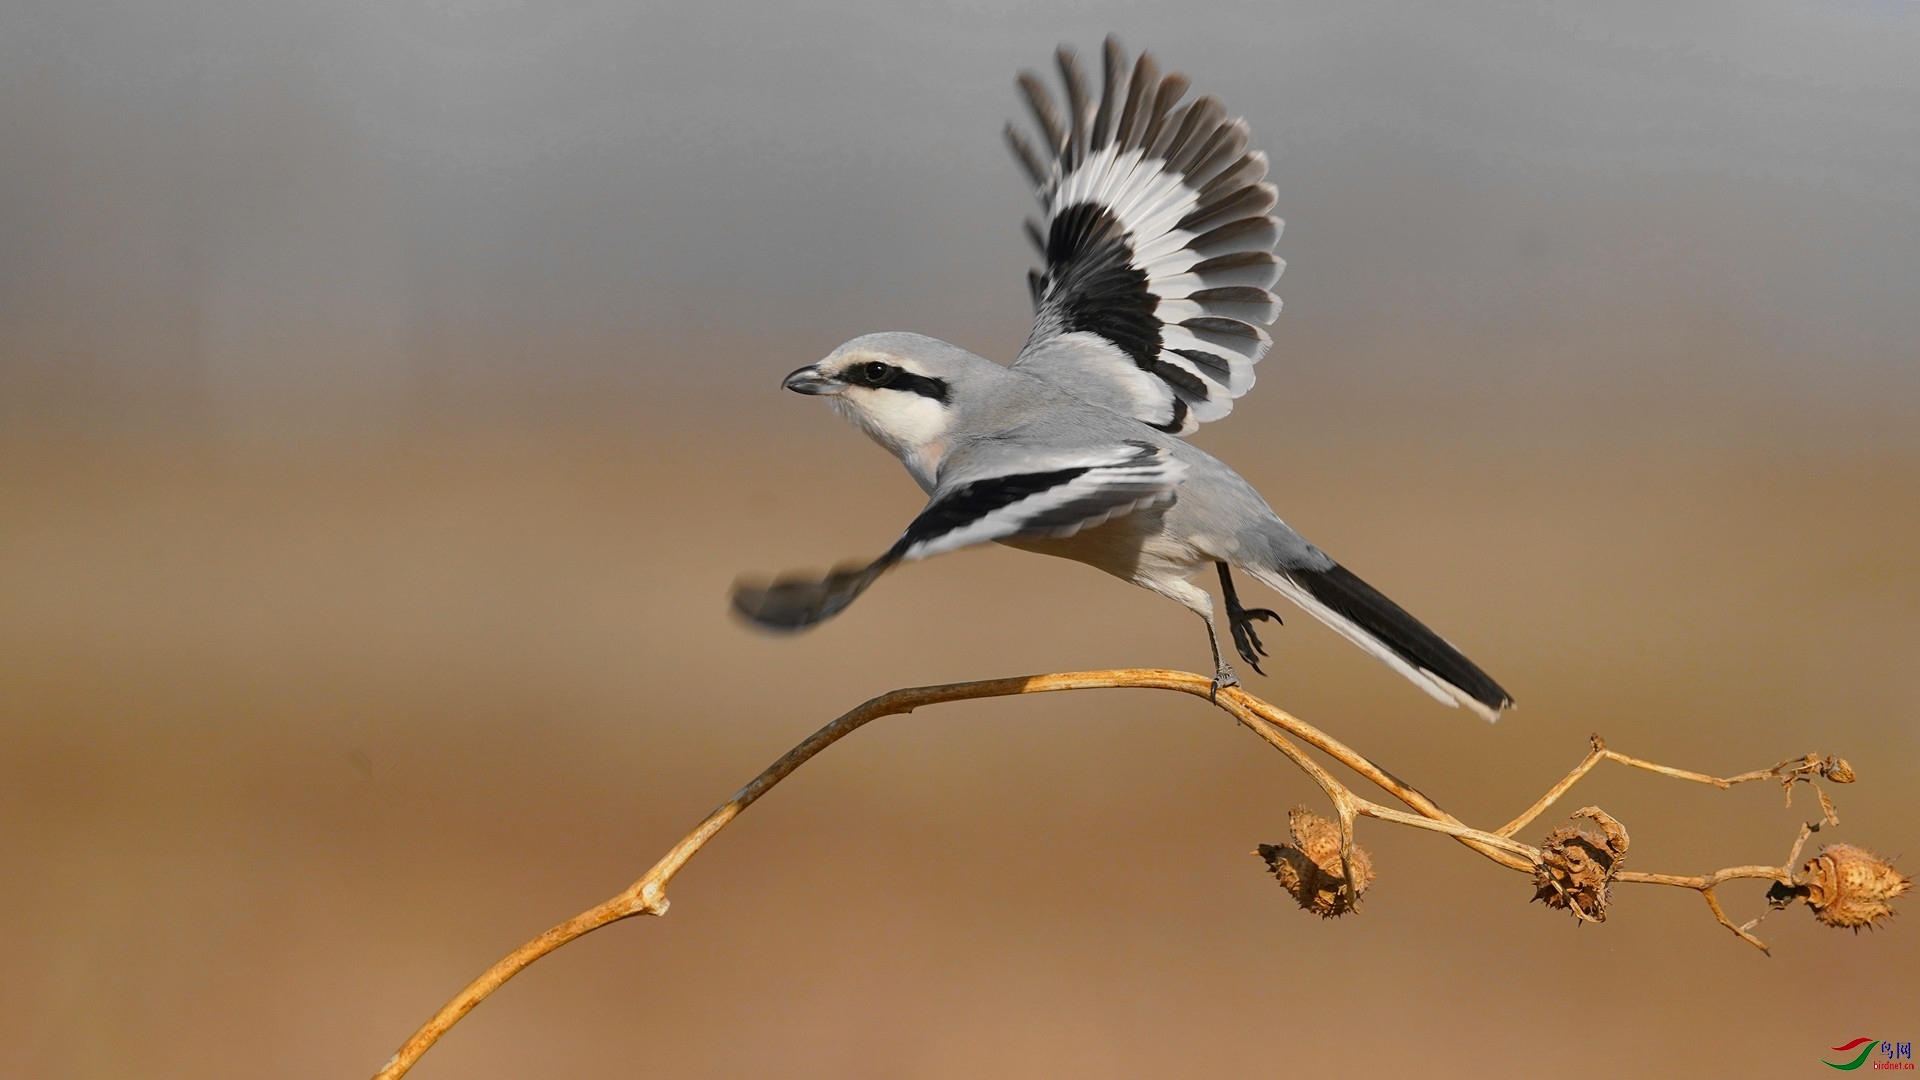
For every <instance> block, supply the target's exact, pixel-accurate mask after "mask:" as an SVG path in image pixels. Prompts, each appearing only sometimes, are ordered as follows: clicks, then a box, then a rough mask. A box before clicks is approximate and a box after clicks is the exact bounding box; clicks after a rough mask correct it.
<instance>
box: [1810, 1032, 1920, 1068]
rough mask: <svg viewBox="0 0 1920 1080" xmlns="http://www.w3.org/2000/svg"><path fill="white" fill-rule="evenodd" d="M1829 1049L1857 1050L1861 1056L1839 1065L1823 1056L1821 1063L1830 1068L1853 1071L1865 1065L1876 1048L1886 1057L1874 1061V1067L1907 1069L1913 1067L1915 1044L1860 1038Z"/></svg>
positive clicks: (1843, 1052) (1841, 1051)
mask: <svg viewBox="0 0 1920 1080" xmlns="http://www.w3.org/2000/svg"><path fill="white" fill-rule="evenodd" d="M1828 1049H1831V1050H1833V1051H1834V1052H1836V1053H1841V1054H1850V1053H1852V1052H1853V1051H1855V1050H1859V1051H1860V1056H1859V1057H1856V1058H1854V1059H1853V1060H1852V1061H1849V1062H1846V1063H1844V1064H1839V1065H1836V1064H1834V1063H1833V1062H1831V1061H1828V1060H1827V1059H1826V1058H1821V1059H1820V1064H1822V1065H1825V1066H1826V1067H1827V1068H1829V1069H1839V1070H1841V1071H1843V1072H1852V1071H1853V1070H1855V1069H1857V1068H1859V1067H1860V1066H1862V1065H1865V1064H1866V1063H1867V1058H1868V1057H1870V1056H1872V1054H1873V1052H1874V1051H1875V1050H1878V1051H1880V1056H1881V1057H1882V1058H1884V1059H1885V1060H1883V1061H1876V1062H1874V1063H1873V1067H1874V1068H1875V1069H1900V1070H1902V1071H1905V1070H1910V1069H1912V1068H1913V1044H1912V1043H1910V1042H1903V1043H1897V1042H1881V1041H1879V1040H1878V1039H1868V1038H1859V1039H1855V1040H1853V1041H1852V1042H1850V1043H1846V1044H1845V1045H1842V1046H1834V1047H1829V1048H1828Z"/></svg>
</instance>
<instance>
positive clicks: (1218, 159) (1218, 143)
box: [1187, 120, 1248, 188]
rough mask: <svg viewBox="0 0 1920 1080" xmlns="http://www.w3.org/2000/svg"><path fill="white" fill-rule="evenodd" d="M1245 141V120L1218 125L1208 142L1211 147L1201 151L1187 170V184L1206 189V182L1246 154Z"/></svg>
mask: <svg viewBox="0 0 1920 1080" xmlns="http://www.w3.org/2000/svg"><path fill="white" fill-rule="evenodd" d="M1247 141H1248V136H1247V122H1246V121H1245V120H1229V121H1227V122H1226V123H1225V124H1222V125H1220V130H1219V131H1217V132H1215V133H1214V137H1213V139H1212V140H1210V142H1211V145H1209V146H1208V147H1207V148H1206V149H1205V150H1203V151H1201V152H1200V154H1199V155H1198V156H1197V157H1195V158H1194V162H1193V164H1192V165H1191V166H1189V167H1188V168H1187V183H1189V184H1191V185H1193V186H1194V187H1196V188H1202V187H1206V186H1207V181H1209V180H1211V179H1213V178H1214V177H1215V176H1216V175H1218V174H1219V172H1220V170H1222V169H1224V168H1226V167H1227V166H1228V165H1231V164H1233V163H1234V162H1235V161H1238V160H1239V159H1240V155H1241V154H1244V153H1246V152H1247Z"/></svg>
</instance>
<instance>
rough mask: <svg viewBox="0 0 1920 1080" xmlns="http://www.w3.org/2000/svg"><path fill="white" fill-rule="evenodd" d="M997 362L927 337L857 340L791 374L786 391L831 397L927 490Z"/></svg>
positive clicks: (894, 335)
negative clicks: (965, 403) (964, 399)
mask: <svg viewBox="0 0 1920 1080" xmlns="http://www.w3.org/2000/svg"><path fill="white" fill-rule="evenodd" d="M1004 370H1005V369H1004V368H1001V367H1000V366H999V365H998V364H995V363H993V362H992V361H989V360H983V359H981V358H980V357H977V356H974V355H973V354H971V353H969V352H967V351H966V350H964V349H960V348H957V347H955V346H953V345H949V344H947V343H946V342H944V341H940V340H938V339H936V338H930V337H925V336H922V335H920V334H905V333H886V334H868V335H866V336H865V337H857V338H854V339H853V340H852V341H849V342H847V343H846V344H845V345H842V346H840V347H839V348H837V349H835V350H833V352H832V353H831V354H829V355H828V356H827V358H826V359H824V360H822V361H820V362H819V363H817V364H808V365H807V366H806V367H803V368H801V369H799V370H798V371H795V372H794V373H793V374H791V375H788V376H787V377H786V379H785V380H784V381H782V382H781V384H780V385H781V386H784V387H786V388H787V389H789V390H792V391H793V392H794V393H797V394H809V395H815V396H820V397H825V398H827V399H828V401H829V402H830V403H831V404H832V405H833V407H834V408H835V410H837V411H838V412H839V413H840V414H841V415H842V416H845V417H846V418H847V419H848V420H850V421H852V422H853V424H854V425H855V426H856V427H858V428H860V430H862V431H864V432H866V433H867V434H868V435H869V436H871V437H872V438H873V440H874V441H875V442H877V443H879V444H880V445H882V446H884V447H886V448H887V449H888V450H891V451H893V453H894V455H895V456H897V457H898V458H900V460H901V461H902V462H903V463H905V465H906V466H907V468H908V469H909V470H910V471H912V473H913V474H914V477H915V479H918V480H920V481H921V484H922V486H930V478H931V476H932V474H933V471H934V469H935V468H936V467H937V466H938V464H939V461H940V457H941V455H943V454H944V453H945V452H946V447H947V441H948V435H949V434H950V433H951V431H952V428H953V422H954V418H955V416H956V415H957V413H958V411H959V398H960V396H961V395H963V394H964V393H965V392H966V390H967V388H968V386H969V384H971V383H972V382H974V381H975V380H978V379H981V378H983V377H991V372H993V371H1004Z"/></svg>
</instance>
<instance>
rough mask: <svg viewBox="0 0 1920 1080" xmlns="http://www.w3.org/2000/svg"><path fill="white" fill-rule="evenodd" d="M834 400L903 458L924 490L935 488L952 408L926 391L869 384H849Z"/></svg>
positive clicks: (869, 434)
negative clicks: (873, 386) (919, 392)
mask: <svg viewBox="0 0 1920 1080" xmlns="http://www.w3.org/2000/svg"><path fill="white" fill-rule="evenodd" d="M832 401H833V407H834V409H835V410H836V411H837V412H839V413H840V415H842V416H844V417H846V418H847V419H848V420H849V421H851V422H852V423H853V426H855V427H857V428H859V429H860V430H861V431H864V432H866V433H867V437H868V438H871V439H872V440H873V441H874V442H877V443H879V444H880V445H881V446H884V447H886V448H887V449H888V450H889V451H891V452H892V453H893V456H894V457H897V458H899V459H900V463H901V464H902V465H905V466H906V467H907V471H908V472H910V473H912V474H913V479H914V481H915V482H917V483H918V484H919V485H920V487H921V489H922V490H924V491H932V490H933V485H934V475H935V473H936V472H938V470H939V468H940V459H941V458H942V457H945V456H946V453H947V431H948V429H949V428H950V427H951V426H952V423H953V410H952V409H950V408H949V407H947V406H945V405H942V404H940V403H939V402H938V401H935V400H934V399H932V398H930V397H927V396H926V395H924V394H915V393H910V392H903V391H899V390H886V389H877V390H876V389H871V388H868V387H849V388H847V389H846V390H844V391H842V392H840V393H839V394H836V395H834V397H833V399H832Z"/></svg>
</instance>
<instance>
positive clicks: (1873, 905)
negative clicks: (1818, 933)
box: [1795, 844, 1913, 931]
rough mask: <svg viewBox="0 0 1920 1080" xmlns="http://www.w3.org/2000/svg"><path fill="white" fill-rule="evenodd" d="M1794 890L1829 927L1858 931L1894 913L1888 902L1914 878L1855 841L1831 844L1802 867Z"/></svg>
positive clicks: (1904, 889) (1901, 891)
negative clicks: (1856, 844)
mask: <svg viewBox="0 0 1920 1080" xmlns="http://www.w3.org/2000/svg"><path fill="white" fill-rule="evenodd" d="M1800 878H1801V880H1800V882H1799V885H1798V887H1797V888H1796V889H1795V891H1796V892H1799V893H1800V894H1801V895H1802V896H1804V897H1805V899H1806V901H1807V906H1808V907H1810V908H1812V909H1813V916H1814V918H1816V919H1819V920H1820V921H1821V922H1823V923H1826V924H1827V925H1828V926H1840V927H1851V928H1853V929H1854V930H1855V931H1858V930H1859V929H1860V928H1861V927H1863V926H1872V925H1874V924H1875V923H1877V922H1879V921H1880V920H1882V919H1886V918H1890V917H1892V915H1893V907H1892V905H1890V904H1888V903H1887V901H1889V900H1892V899H1893V898H1895V897H1897V896H1899V895H1901V894H1902V893H1904V892H1906V891H1907V889H1908V887H1909V886H1911V885H1912V884H1913V879H1911V878H1909V877H1907V876H1906V875H1905V874H1902V873H1900V872H1899V871H1898V870H1895V869H1894V868H1893V864H1891V863H1889V862H1887V861H1886V860H1885V859H1882V858H1881V857H1880V856H1878V855H1875V854H1874V853H1873V852H1871V851H1868V850H1866V849H1865V848H1857V847H1854V846H1853V845H1852V844H1828V845H1827V846H1826V847H1823V848H1821V849H1820V852H1819V854H1817V855H1815V856H1814V857H1813V858H1811V859H1809V860H1807V864H1806V865H1805V866H1803V867H1801V868H1800Z"/></svg>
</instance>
